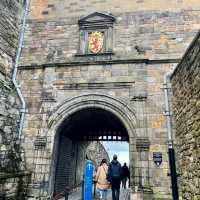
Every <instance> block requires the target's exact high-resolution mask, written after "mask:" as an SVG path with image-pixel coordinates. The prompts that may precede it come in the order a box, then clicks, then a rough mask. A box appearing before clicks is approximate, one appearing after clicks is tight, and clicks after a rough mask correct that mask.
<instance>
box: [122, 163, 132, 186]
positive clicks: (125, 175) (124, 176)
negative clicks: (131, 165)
mask: <svg viewBox="0 0 200 200" xmlns="http://www.w3.org/2000/svg"><path fill="white" fill-rule="evenodd" d="M129 178H130V171H129V169H128V167H127V165H126V163H124V165H123V166H122V188H124V189H126V182H127V179H129Z"/></svg>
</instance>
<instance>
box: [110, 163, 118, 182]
mask: <svg viewBox="0 0 200 200" xmlns="http://www.w3.org/2000/svg"><path fill="white" fill-rule="evenodd" d="M109 172H110V173H109V177H108V179H109V180H113V179H115V180H116V179H121V165H120V164H119V163H116V164H113V163H111V164H110V171H109Z"/></svg>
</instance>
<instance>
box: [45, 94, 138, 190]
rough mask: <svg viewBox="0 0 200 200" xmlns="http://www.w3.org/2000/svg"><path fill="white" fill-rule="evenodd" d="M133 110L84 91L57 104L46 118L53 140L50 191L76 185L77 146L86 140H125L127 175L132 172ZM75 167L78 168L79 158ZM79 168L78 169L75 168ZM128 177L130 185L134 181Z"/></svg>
mask: <svg viewBox="0 0 200 200" xmlns="http://www.w3.org/2000/svg"><path fill="white" fill-rule="evenodd" d="M134 127H135V116H134V112H133V111H132V110H131V109H130V108H129V107H128V106H127V105H126V104H125V103H124V102H122V101H120V100H117V99H114V98H112V97H110V96H105V95H99V94H87V95H83V96H78V97H75V98H72V99H70V100H67V101H65V102H64V103H63V104H62V105H59V106H58V107H57V108H56V109H55V112H54V114H53V115H52V116H51V119H50V120H49V128H50V129H49V134H51V136H52V138H53V140H54V142H53V144H54V145H53V146H52V152H53V158H52V166H51V174H50V190H51V191H54V192H55V193H58V192H61V191H62V190H63V189H64V188H65V187H66V186H72V185H73V184H77V182H78V181H79V180H80V173H79V176H77V171H78V170H77V158H78V157H79V158H80V157H82V159H84V158H83V157H84V156H85V155H84V154H82V155H80V154H78V152H81V150H80V149H79V148H80V147H81V146H84V145H86V146H87V145H88V143H89V142H90V141H99V140H104V141H109V140H110V141H129V144H130V148H129V151H130V152H131V153H130V156H129V157H130V168H131V169H132V170H131V177H135V175H134V170H133V169H134V165H135V164H136V158H135V156H134V152H136V150H135V148H136V147H135V128H134ZM78 162H79V168H80V162H81V161H80V160H79V161H78ZM79 171H80V170H79ZM134 182H135V181H134V178H132V180H131V185H133V183H134Z"/></svg>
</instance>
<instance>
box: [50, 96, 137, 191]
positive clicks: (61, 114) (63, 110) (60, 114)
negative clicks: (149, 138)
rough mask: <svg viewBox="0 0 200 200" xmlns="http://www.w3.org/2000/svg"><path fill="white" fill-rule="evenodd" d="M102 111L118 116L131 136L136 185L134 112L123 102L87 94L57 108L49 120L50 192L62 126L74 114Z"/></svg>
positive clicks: (131, 152) (130, 143)
mask: <svg viewBox="0 0 200 200" xmlns="http://www.w3.org/2000/svg"><path fill="white" fill-rule="evenodd" d="M89 108H90V109H91V108H96V109H102V110H105V111H106V112H110V113H112V114H113V115H114V116H116V117H117V118H118V119H119V120H120V122H121V123H122V124H123V125H124V127H125V129H126V130H127V133H128V136H129V151H130V153H129V157H130V168H131V169H132V170H131V177H132V178H131V185H132V189H133V190H134V188H133V186H134V183H135V180H134V177H136V174H135V170H134V169H135V166H136V163H137V156H136V135H135V125H136V117H135V114H134V111H133V110H132V109H131V108H130V107H129V106H128V105H127V104H126V103H125V102H123V101H121V100H119V99H116V98H113V97H111V96H107V95H102V94H85V95H81V96H76V97H73V98H71V99H68V100H66V101H64V102H63V103H62V104H60V105H59V106H57V107H56V108H55V109H54V110H53V111H52V115H51V117H50V118H49V120H48V130H49V131H48V135H49V136H51V138H52V139H51V144H52V146H51V153H52V164H51V170H50V177H49V180H50V187H49V190H50V192H51V191H52V190H53V185H54V178H55V177H54V174H55V165H56V163H55V155H56V148H55V147H56V146H57V143H58V135H59V132H60V129H61V124H62V123H63V122H64V121H65V120H66V119H67V118H68V117H69V116H71V115H72V114H74V113H76V112H79V111H80V110H83V109H89Z"/></svg>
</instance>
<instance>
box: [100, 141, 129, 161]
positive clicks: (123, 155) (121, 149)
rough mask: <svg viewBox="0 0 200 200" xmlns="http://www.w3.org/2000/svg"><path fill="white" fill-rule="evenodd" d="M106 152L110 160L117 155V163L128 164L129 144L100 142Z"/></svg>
mask: <svg viewBox="0 0 200 200" xmlns="http://www.w3.org/2000/svg"><path fill="white" fill-rule="evenodd" d="M102 144H103V145H104V147H105V149H106V150H107V152H108V154H109V157H110V160H112V157H113V155H114V154H117V156H118V160H119V162H120V163H121V164H122V165H123V164H124V162H126V163H127V165H128V164H129V144H128V143H127V142H102Z"/></svg>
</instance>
